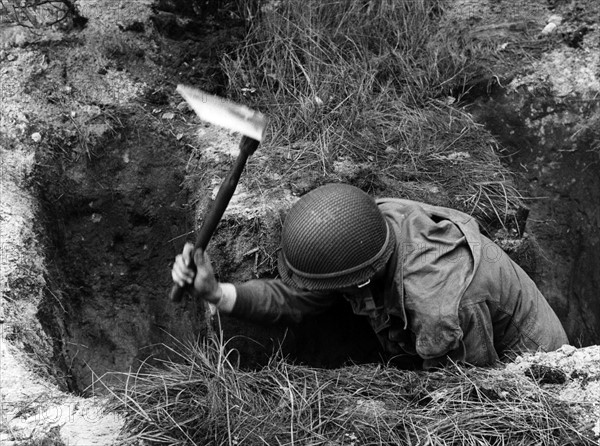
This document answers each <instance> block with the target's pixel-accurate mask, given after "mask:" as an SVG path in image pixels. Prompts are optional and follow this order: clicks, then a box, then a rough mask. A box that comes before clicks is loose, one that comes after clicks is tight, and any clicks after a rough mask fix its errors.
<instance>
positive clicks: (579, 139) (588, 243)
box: [470, 88, 600, 346]
mask: <svg viewBox="0 0 600 446" xmlns="http://www.w3.org/2000/svg"><path fill="white" fill-rule="evenodd" d="M472 99H473V103H472V104H471V105H470V110H471V111H472V112H473V113H474V115H475V116H476V119H477V120H479V121H480V122H482V123H483V124H484V125H485V126H486V127H487V128H488V129H489V130H490V131H491V132H492V133H493V134H494V135H495V136H496V137H497V138H498V140H499V141H500V142H501V144H502V145H503V146H504V148H505V150H506V152H505V159H506V162H507V163H508V164H509V165H510V167H511V169H512V170H513V171H514V172H516V173H518V174H519V177H520V181H521V184H520V185H519V188H520V190H522V191H524V192H525V194H526V195H527V196H528V197H530V198H531V199H530V201H529V202H528V204H529V206H530V209H531V212H530V215H529V219H528V223H527V227H526V231H527V232H528V233H530V234H533V235H534V236H535V240H536V244H538V245H539V248H540V249H539V250H538V252H537V254H536V255H535V257H536V258H535V259H534V262H533V264H531V265H528V266H529V270H528V272H529V273H530V274H531V275H532V276H533V277H534V280H536V282H537V283H538V285H539V287H540V289H541V291H542V293H543V294H544V295H545V296H546V298H547V299H548V300H549V302H550V303H551V305H552V306H553V308H554V309H555V311H556V312H557V314H558V316H559V317H560V319H561V321H562V323H563V325H564V326H565V329H566V330H567V334H568V335H569V339H570V341H571V343H572V344H573V345H576V346H587V345H592V344H597V343H599V342H600V328H599V327H600V301H599V300H598V290H599V289H600V238H599V237H598V227H600V152H599V150H598V141H599V140H600V133H599V131H598V126H597V123H598V116H599V115H600V106H599V103H598V101H597V100H585V99H583V98H581V97H578V96H575V95H570V96H568V97H564V98H562V97H557V96H555V95H553V94H551V93H550V92H547V91H543V90H542V91H535V92H533V93H529V92H528V91H527V90H523V89H522V90H517V91H514V92H509V91H506V90H505V89H502V88H493V89H491V90H489V91H488V93H487V94H483V95H481V96H480V97H478V98H472Z"/></svg>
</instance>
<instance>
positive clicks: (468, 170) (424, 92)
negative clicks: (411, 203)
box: [223, 0, 522, 226]
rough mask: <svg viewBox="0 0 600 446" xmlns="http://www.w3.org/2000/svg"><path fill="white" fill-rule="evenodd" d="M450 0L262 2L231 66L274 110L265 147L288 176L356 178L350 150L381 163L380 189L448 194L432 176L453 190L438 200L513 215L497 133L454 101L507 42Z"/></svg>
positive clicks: (248, 97)
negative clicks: (478, 33) (348, 166)
mask: <svg viewBox="0 0 600 446" xmlns="http://www.w3.org/2000/svg"><path fill="white" fill-rule="evenodd" d="M447 7H448V2H447V1H446V0H400V1H397V0H393V1H392V0H374V1H369V2H363V1H359V0H333V1H327V2H322V1H317V0H309V1H306V2H299V1H297V0H282V1H280V2H274V3H273V4H271V6H270V7H269V8H266V7H263V8H262V12H261V14H259V15H258V17H256V18H255V20H254V21H253V22H252V25H251V26H250V30H249V34H248V36H247V38H246V40H245V43H244V44H243V45H242V46H241V47H240V48H239V49H238V50H237V51H236V52H235V53H233V54H230V55H228V56H227V57H226V58H225V60H224V62H223V67H224V70H225V72H226V74H227V77H228V79H229V91H230V94H231V95H232V96H233V97H234V98H235V99H237V100H240V101H245V102H249V103H251V104H252V105H253V106H255V107H258V108H260V109H263V110H264V111H265V112H267V113H268V114H269V116H270V117H271V138H270V140H269V141H267V143H266V144H265V145H266V146H267V147H265V149H264V151H265V152H266V151H269V152H270V157H271V158H272V159H271V165H270V168H271V169H272V170H275V171H277V173H278V174H280V176H281V179H282V181H284V182H289V183H295V182H298V181H300V179H301V178H303V177H304V178H305V177H306V176H307V173H308V172H310V173H312V174H313V175H316V176H317V177H320V179H317V180H315V181H316V182H319V181H321V182H325V181H330V180H340V179H341V180H345V181H349V182H351V183H352V182H353V180H354V178H347V177H344V175H342V174H340V173H339V172H338V171H337V170H336V163H337V162H339V161H349V162H351V163H354V164H357V165H362V164H364V165H368V166H370V169H371V170H373V171H374V172H375V175H376V176H377V177H378V178H377V181H375V183H377V184H379V187H378V188H376V190H374V191H371V190H369V192H375V193H379V192H381V193H388V194H389V193H393V194H395V195H400V196H405V197H407V198H413V199H423V200H424V201H436V195H437V194H430V193H428V190H427V189H424V188H419V187H418V185H416V184H417V183H423V182H428V183H430V184H434V185H435V187H436V188H441V189H443V191H444V192H445V193H446V194H445V195H444V197H445V198H444V202H443V203H435V204H445V205H447V206H452V207H457V208H459V209H462V210H465V211H467V212H472V213H474V214H475V215H476V216H477V217H480V218H481V219H482V220H484V221H489V222H492V221H493V222H495V224H496V225H497V226H504V225H505V224H506V219H507V216H506V212H507V210H508V211H510V210H514V209H516V208H518V207H519V206H521V205H522V201H521V197H520V196H519V194H518V192H517V191H516V190H515V189H514V188H513V187H512V186H511V181H510V174H509V173H508V171H507V170H506V169H505V168H504V167H503V166H502V165H501V163H500V161H499V159H498V156H497V155H496V154H495V152H494V149H495V143H494V141H493V139H492V138H491V137H490V135H489V134H488V133H487V132H486V131H485V130H484V129H483V128H482V127H481V126H478V125H477V124H476V123H475V122H473V120H472V119H471V117H470V116H469V115H468V114H467V113H464V112H462V111H460V110H459V109H457V108H456V107H455V106H454V105H453V102H454V101H455V100H456V97H457V96H459V95H460V92H463V91H464V90H465V89H466V88H468V87H467V86H468V85H469V83H470V82H472V81H473V80H474V79H480V78H481V77H485V76H488V77H489V76H490V73H489V71H490V69H489V68H486V66H488V65H486V63H487V62H489V59H490V58H495V57H497V54H496V53H497V50H496V45H495V44H494V43H493V42H488V41H483V40H477V39H470V38H469V36H468V32H466V30H465V29H460V28H459V27H457V26H450V25H449V24H448V23H445V22H444V20H445V9H446V8H447ZM484 61H486V63H484ZM359 186H362V185H360V184H359ZM367 189H368V188H367ZM509 214H510V212H509Z"/></svg>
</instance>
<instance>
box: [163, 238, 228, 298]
mask: <svg viewBox="0 0 600 446" xmlns="http://www.w3.org/2000/svg"><path fill="white" fill-rule="evenodd" d="M192 255H193V262H192ZM194 264H195V266H194ZM171 276H172V277H173V282H175V283H176V284H177V285H179V286H180V287H184V286H185V285H193V293H194V296H196V297H199V298H201V299H204V300H206V301H207V302H210V303H213V304H217V303H218V302H219V300H220V297H221V296H220V293H219V284H218V282H217V280H216V279H215V275H214V272H213V269H212V266H211V264H210V259H209V258H208V255H207V254H206V253H204V252H203V251H202V250H200V249H197V250H195V252H194V245H192V244H191V243H186V244H185V246H184V247H183V252H182V253H181V254H179V255H178V256H177V257H175V263H174V264H173V269H172V270H171Z"/></svg>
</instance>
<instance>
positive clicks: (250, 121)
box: [177, 84, 268, 141]
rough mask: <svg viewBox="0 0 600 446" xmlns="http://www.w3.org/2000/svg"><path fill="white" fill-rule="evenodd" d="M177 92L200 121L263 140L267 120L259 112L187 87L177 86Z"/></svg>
mask: <svg viewBox="0 0 600 446" xmlns="http://www.w3.org/2000/svg"><path fill="white" fill-rule="evenodd" d="M177 91H178V92H179V94H181V96H183V98H184V99H185V100H186V102H187V103H188V104H189V105H190V107H192V109H193V110H194V111H195V112H196V114H197V115H198V117H199V118H200V119H201V120H203V121H206V122H209V123H211V124H215V125H218V126H219V127H223V128H226V129H229V130H232V131H234V132H239V133H241V134H242V135H245V136H248V137H250V138H252V139H255V140H256V141H262V140H263V137H264V134H265V128H266V127H267V121H268V120H267V117H266V116H265V115H264V114H262V113H261V112H259V111H256V110H252V109H251V108H248V107H246V106H245V105H241V104H236V103H235V102H232V101H229V100H227V99H224V98H221V97H219V96H214V95H211V94H208V93H206V92H205V91H202V90H200V89H198V88H195V87H190V86H188V85H181V84H180V85H178V86H177Z"/></svg>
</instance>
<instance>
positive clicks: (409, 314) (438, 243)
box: [172, 184, 568, 368]
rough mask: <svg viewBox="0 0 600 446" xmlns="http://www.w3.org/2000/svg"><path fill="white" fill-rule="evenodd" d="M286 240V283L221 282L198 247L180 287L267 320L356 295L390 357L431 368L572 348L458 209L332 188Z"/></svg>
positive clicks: (296, 211)
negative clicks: (194, 267) (193, 267)
mask: <svg viewBox="0 0 600 446" xmlns="http://www.w3.org/2000/svg"><path fill="white" fill-rule="evenodd" d="M281 237H282V238H281V249H280V251H279V258H278V270H279V274H280V276H281V278H280V279H271V280H261V279H257V280H250V281H248V282H245V283H240V284H231V283H219V282H217V280H216V279H215V277H214V275H213V270H212V267H211V265H210V262H209V259H208V258H207V256H206V255H205V254H204V253H202V252H198V251H196V252H195V253H193V249H194V248H193V245H191V244H189V243H188V244H186V245H185V246H184V249H183V253H182V254H180V255H178V256H177V257H176V259H175V263H174V265H173V270H172V276H173V281H174V282H175V283H177V284H179V285H180V286H184V285H185V284H189V285H192V284H193V290H194V291H193V292H194V294H195V295H196V296H197V297H198V298H201V299H204V300H205V301H207V302H209V303H211V304H213V305H215V306H216V307H217V309H218V310H219V311H221V312H224V313H229V314H232V315H234V316H237V317H241V318H245V319H247V320H253V321H258V322H268V323H276V322H279V321H282V320H291V321H294V322H298V321H300V319H301V318H302V317H303V316H305V315H309V314H317V313H319V312H322V311H324V310H326V309H327V308H328V307H329V306H330V305H332V304H333V303H334V302H335V301H336V300H337V299H346V300H347V301H349V302H350V304H351V306H352V309H353V311H354V313H356V314H358V315H363V316H365V317H367V318H368V320H369V322H370V325H371V327H372V328H373V330H374V331H375V333H376V334H377V337H378V338H379V341H380V342H381V344H382V347H383V349H384V351H385V352H386V353H387V354H389V355H390V357H396V356H397V357H400V358H402V357H409V358H414V359H417V360H418V361H421V360H422V364H421V366H422V367H424V368H429V367H434V366H438V365H442V364H443V363H445V361H447V360H448V358H450V359H452V360H454V361H458V362H464V363H469V364H472V365H477V366H488V365H493V364H495V363H496V362H498V361H500V360H506V359H510V358H512V357H513V356H514V355H515V354H518V353H522V352H535V351H551V350H555V349H557V348H559V347H561V346H562V345H563V344H566V343H568V339H567V336H566V334H565V331H564V329H563V327H562V326H561V324H560V321H559V320H558V317H557V316H556V314H555V313H554V311H553V310H552V308H550V305H548V302H547V301H546V300H545V298H544V297H543V296H542V294H541V293H540V291H539V290H538V288H537V287H536V285H535V283H534V282H533V281H532V280H531V278H529V277H528V276H527V274H526V273H525V272H524V271H523V270H522V269H521V268H520V267H519V266H518V265H517V264H516V263H514V262H513V261H512V260H511V259H510V258H509V257H508V256H507V255H506V254H505V253H504V252H503V251H502V249H501V248H500V247H498V246H497V245H496V244H494V243H493V242H492V241H491V240H489V239H488V238H486V237H485V236H483V235H482V234H481V233H480V231H479V227H478V224H477V222H476V221H475V220H474V219H473V218H472V217H470V216H469V215H467V214H464V213H462V212H459V211H457V210H453V209H448V208H443V207H437V206H431V205H428V204H424V203H419V202H415V201H410V200H404V199H397V198H382V199H379V200H374V199H373V198H371V197H370V196H369V195H367V194H366V193H364V192H363V191H361V190H360V189H358V188H356V187H354V186H350V185H346V184H329V185H326V186H322V187H319V188H317V189H315V190H313V191H311V192H309V193H308V194H306V195H304V196H303V197H302V198H301V199H300V200H298V202H297V203H296V204H295V205H294V206H293V207H292V208H291V210H290V211H289V213H288V215H287V217H286V220H285V223H284V225H283V230H282V236H281ZM192 255H193V256H194V261H195V264H196V266H197V269H196V271H194V269H191V268H189V267H188V265H189V264H190V260H191V258H192Z"/></svg>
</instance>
